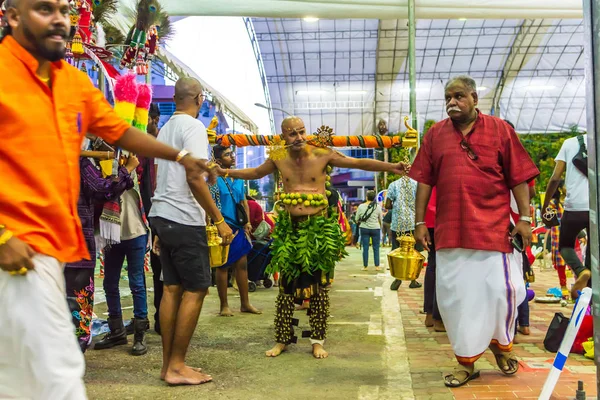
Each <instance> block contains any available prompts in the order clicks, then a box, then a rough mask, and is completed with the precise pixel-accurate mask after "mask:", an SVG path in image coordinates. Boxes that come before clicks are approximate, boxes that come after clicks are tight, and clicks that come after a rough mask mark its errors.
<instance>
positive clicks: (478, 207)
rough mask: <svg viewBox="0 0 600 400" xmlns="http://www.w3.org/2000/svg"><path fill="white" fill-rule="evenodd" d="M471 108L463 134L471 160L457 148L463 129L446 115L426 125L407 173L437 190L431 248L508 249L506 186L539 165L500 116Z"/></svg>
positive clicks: (528, 177)
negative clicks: (473, 115) (473, 113)
mask: <svg viewBox="0 0 600 400" xmlns="http://www.w3.org/2000/svg"><path fill="white" fill-rule="evenodd" d="M477 112H478V116H477V120H476V121H475V124H474V125H473V128H472V129H471V131H470V132H469V133H468V134H467V135H466V136H465V137H464V139H465V140H466V141H467V142H468V144H469V146H470V148H471V149H472V150H473V152H474V153H475V154H476V155H477V157H478V158H477V160H472V159H471V158H469V156H468V154H467V151H465V150H463V149H462V147H461V145H460V143H461V141H462V140H463V135H462V133H461V132H460V131H459V130H458V129H457V128H455V126H454V124H453V123H452V120H451V119H449V118H448V119H445V120H443V121H441V122H438V123H437V124H435V125H433V126H432V127H431V128H430V129H429V131H428V132H427V134H426V135H425V137H424V138H423V145H422V147H421V149H420V151H419V153H418V154H417V157H416V158H415V161H414V163H413V165H412V168H411V170H410V174H409V176H410V177H411V178H413V179H414V180H416V181H418V182H421V183H424V184H426V185H430V186H436V187H437V191H438V192H439V193H438V194H437V195H438V197H439V198H440V201H439V202H437V208H436V223H435V243H436V249H438V250H439V249H448V248H463V249H474V250H488V251H499V252H502V253H509V252H511V251H512V250H511V245H510V242H509V240H508V226H509V216H510V189H512V188H513V187H515V186H517V185H518V184H521V183H523V182H528V181H530V180H532V179H533V178H535V177H536V176H538V175H539V171H538V169H537V167H536V166H535V164H534V163H533V161H532V160H531V158H530V157H529V155H528V154H527V151H526V150H525V148H523V145H522V144H521V142H520V141H519V138H518V137H517V134H516V133H515V131H514V130H513V129H512V128H511V127H510V126H509V125H508V124H507V123H506V122H504V121H503V120H501V119H499V118H496V117H492V116H489V115H484V114H481V113H480V112H479V110H477Z"/></svg>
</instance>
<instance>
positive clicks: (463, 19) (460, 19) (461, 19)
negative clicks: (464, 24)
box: [458, 18, 467, 21]
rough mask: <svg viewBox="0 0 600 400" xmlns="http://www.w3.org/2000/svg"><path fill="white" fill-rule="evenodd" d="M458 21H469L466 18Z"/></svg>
mask: <svg viewBox="0 0 600 400" xmlns="http://www.w3.org/2000/svg"><path fill="white" fill-rule="evenodd" d="M458 20H459V21H466V20H467V19H466V18H459V19H458Z"/></svg>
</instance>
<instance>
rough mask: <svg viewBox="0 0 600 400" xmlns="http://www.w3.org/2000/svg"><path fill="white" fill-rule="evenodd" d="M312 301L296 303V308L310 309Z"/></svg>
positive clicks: (300, 309)
mask: <svg viewBox="0 0 600 400" xmlns="http://www.w3.org/2000/svg"><path fill="white" fill-rule="evenodd" d="M309 305H310V303H309V302H308V301H303V302H302V304H296V307H295V310H296V311H302V310H308V307H309Z"/></svg>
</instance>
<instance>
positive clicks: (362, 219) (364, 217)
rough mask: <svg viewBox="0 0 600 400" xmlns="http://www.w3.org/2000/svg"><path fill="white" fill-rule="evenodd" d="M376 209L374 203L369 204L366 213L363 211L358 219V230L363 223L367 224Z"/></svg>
mask: <svg viewBox="0 0 600 400" xmlns="http://www.w3.org/2000/svg"><path fill="white" fill-rule="evenodd" d="M376 207H377V203H376V202H375V201H372V202H371V204H369V207H367V211H365V213H364V214H363V215H362V217H360V218H359V219H358V223H357V224H356V225H357V227H358V228H360V224H362V223H363V222H367V220H368V219H369V218H371V215H373V213H374V212H375V208H376Z"/></svg>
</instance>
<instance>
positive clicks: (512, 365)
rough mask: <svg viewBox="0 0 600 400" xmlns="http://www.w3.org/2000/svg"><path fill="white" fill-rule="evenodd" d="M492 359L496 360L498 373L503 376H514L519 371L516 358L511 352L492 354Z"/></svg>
mask: <svg viewBox="0 0 600 400" xmlns="http://www.w3.org/2000/svg"><path fill="white" fill-rule="evenodd" d="M494 357H495V358H496V364H498V368H500V372H502V373H503V374H504V375H514V374H516V373H517V371H518V370H519V360H517V356H515V355H514V354H513V353H512V352H510V353H502V354H494Z"/></svg>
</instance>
